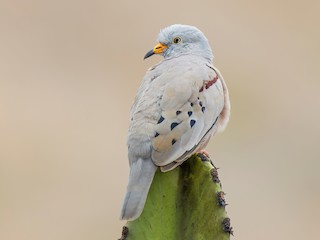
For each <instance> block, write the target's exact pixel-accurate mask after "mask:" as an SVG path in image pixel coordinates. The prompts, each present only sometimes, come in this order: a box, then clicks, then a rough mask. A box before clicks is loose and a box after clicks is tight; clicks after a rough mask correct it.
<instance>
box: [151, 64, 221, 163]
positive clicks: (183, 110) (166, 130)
mask: <svg viewBox="0 0 320 240" xmlns="http://www.w3.org/2000/svg"><path fill="white" fill-rule="evenodd" d="M201 71H202V72H201ZM205 71H206V72H207V73H203V72H205ZM166 78H167V79H166ZM168 78H169V79H168ZM158 81H162V82H165V84H163V88H162V92H161V94H160V97H159V99H160V100H159V105H160V106H159V107H160V108H159V109H160V111H159V113H160V114H159V115H158V119H157V122H156V125H155V127H154V128H153V129H154V135H153V137H152V139H151V140H152V147H153V150H152V155H151V158H152V160H153V162H154V163H155V164H156V165H158V166H165V165H168V164H170V163H172V162H174V161H177V160H180V161H184V160H185V159H186V158H187V157H188V156H190V155H191V154H192V153H193V152H194V151H195V149H196V146H197V145H198V144H199V143H200V142H201V141H202V139H203V138H204V136H205V135H206V134H207V133H208V132H209V131H210V130H212V128H213V127H214V125H215V123H216V122H217V119H218V117H219V115H220V113H221V111H222V110H223V108H224V92H223V86H222V82H221V80H220V78H219V75H218V73H217V72H216V71H214V69H213V68H212V67H210V66H206V67H205V68H204V69H193V70H192V69H190V70H188V71H185V72H183V73H180V74H179V75H178V76H177V75H176V74H175V75H170V74H167V75H163V76H161V77H159V79H158Z"/></svg>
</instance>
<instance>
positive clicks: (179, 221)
mask: <svg viewBox="0 0 320 240" xmlns="http://www.w3.org/2000/svg"><path fill="white" fill-rule="evenodd" d="M203 160H205V161H203ZM206 160H207V159H206V158H205V157H204V155H201V158H200V157H199V156H195V155H194V156H192V157H191V158H190V159H188V160H187V161H186V162H184V163H183V164H182V165H181V166H179V167H177V168H176V169H174V170H172V171H169V172H166V173H162V172H160V170H158V171H157V173H156V175H155V177H154V179H153V182H152V185H151V188H150V190H149V194H148V198H147V201H146V204H145V207H144V210H143V212H142V214H141V216H140V217H139V218H138V219H136V220H135V221H129V222H127V224H126V226H124V227H123V231H122V237H121V238H120V240H226V239H230V233H231V234H232V228H231V227H230V219H229V218H227V216H226V211H225V205H226V203H225V200H224V193H223V192H222V190H221V184H220V180H219V178H218V172H217V169H216V168H215V167H214V166H212V164H210V162H209V161H206Z"/></svg>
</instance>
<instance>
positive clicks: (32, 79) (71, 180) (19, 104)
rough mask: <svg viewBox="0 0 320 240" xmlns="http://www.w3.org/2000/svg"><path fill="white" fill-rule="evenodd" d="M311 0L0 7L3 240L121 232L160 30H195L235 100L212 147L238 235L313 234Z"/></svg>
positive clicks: (316, 181)
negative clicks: (141, 91) (129, 144)
mask: <svg viewBox="0 0 320 240" xmlns="http://www.w3.org/2000/svg"><path fill="white" fill-rule="evenodd" d="M319 9H320V1H317V0H314V1H312V0H309V1H297V0H296V1H284V0H282V1H253V0H244V1H212V0H211V1H189V2H186V1H167V0H162V1H117V3H116V1H113V2H112V1H102V0H91V1H88V0H87V1H83V0H77V1H76V0H71V1H62V0H55V1H53V0H51V1H44V0H42V1H40V0H39V1H36V0H33V1H15V0H7V1H6V0H2V1H1V2H0V34H1V37H0V239H1V240H87V239H101V240H102V239H104V240H105V239H117V238H118V237H120V233H121V227H122V225H123V224H124V222H121V221H119V220H118V216H119V211H120V207H121V201H122V198H123V195H124V192H125V187H126V183H127V175H128V166H127V158H126V154H127V152H126V145H125V144H126V132H127V125H128V116H129V109H130V106H131V104H132V102H133V98H134V96H135V92H136V89H137V88H138V86H139V83H140V80H141V78H142V77H143V75H144V73H145V71H146V70H147V68H148V67H150V66H152V65H153V64H155V63H156V62H157V61H159V60H160V57H158V56H155V57H153V58H150V59H148V60H146V61H143V60H142V58H143V56H144V54H145V53H146V52H147V51H148V50H149V49H151V48H152V47H153V46H154V44H155V43H156V41H155V39H156V37H157V34H158V32H159V30H160V29H161V28H163V27H165V26H167V25H170V24H173V23H184V24H190V25H195V26H197V27H198V28H200V29H201V30H202V31H203V32H204V33H205V35H206V36H207V38H208V39H209V41H210V43H211V45H212V46H213V51H214V55H215V65H216V66H217V67H218V68H219V69H220V71H221V72H222V73H223V75H224V78H225V80H226V81H227V84H228V86H229V90H230V94H231V100H232V118H231V122H230V124H229V127H228V128H227V130H226V131H225V132H224V133H223V134H220V135H219V136H218V137H216V138H215V139H214V141H211V142H210V144H209V146H208V150H209V152H210V153H211V155H212V157H213V158H214V161H215V163H216V165H217V166H218V167H220V172H219V174H220V178H221V180H222V182H223V189H224V191H225V192H227V201H228V203H229V206H228V207H227V211H228V215H229V216H230V218H231V223H232V226H233V227H234V230H235V238H234V239H243V240H244V239H246V240H247V239H261V240H264V239H291V240H295V239H299V240H300V239H317V238H318V236H319V234H318V233H317V232H318V230H319V227H320V220H319V218H320V204H319V203H320V173H319V167H320V161H319V160H320V158H319V153H320V150H319V148H320V147H319V138H320V127H319V120H320V111H319V110H320V109H319V105H320V101H319V100H320V97H319V90H320V83H319V81H320V79H319V70H320V64H319V62H320V47H319V46H320V44H319V42H320V30H319V24H320V17H319Z"/></svg>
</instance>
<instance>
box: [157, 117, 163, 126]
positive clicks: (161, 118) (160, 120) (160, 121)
mask: <svg viewBox="0 0 320 240" xmlns="http://www.w3.org/2000/svg"><path fill="white" fill-rule="evenodd" d="M163 120H164V117H162V116H161V117H160V119H159V121H158V124H159V123H162V122H163Z"/></svg>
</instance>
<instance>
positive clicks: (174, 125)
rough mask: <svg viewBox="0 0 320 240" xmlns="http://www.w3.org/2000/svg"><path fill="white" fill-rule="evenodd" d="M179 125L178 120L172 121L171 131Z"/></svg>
mask: <svg viewBox="0 0 320 240" xmlns="http://www.w3.org/2000/svg"><path fill="white" fill-rule="evenodd" d="M178 125H179V123H177V122H173V123H171V131H172V129H174V128H175V127H176V126H178Z"/></svg>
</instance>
